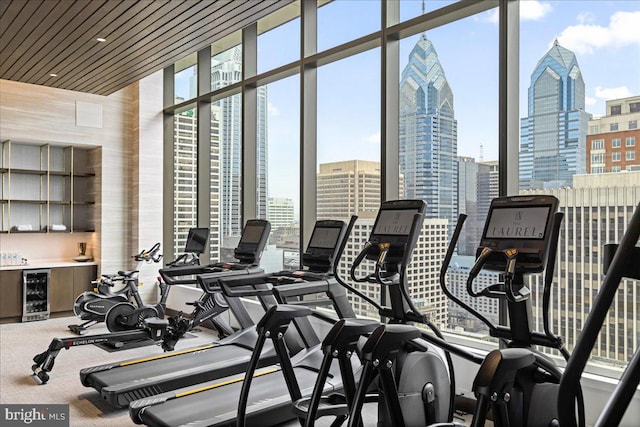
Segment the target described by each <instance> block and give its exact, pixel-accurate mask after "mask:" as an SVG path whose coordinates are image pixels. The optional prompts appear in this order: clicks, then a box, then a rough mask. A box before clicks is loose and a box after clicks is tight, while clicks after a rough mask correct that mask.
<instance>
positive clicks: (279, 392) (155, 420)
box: [140, 367, 334, 427]
mask: <svg viewBox="0 0 640 427" xmlns="http://www.w3.org/2000/svg"><path fill="white" fill-rule="evenodd" d="M294 370H295V373H296V378H297V380H298V384H299V385H300V390H301V391H302V395H303V396H304V395H310V394H311V392H312V391H313V387H314V385H315V381H316V377H317V375H316V372H314V371H312V370H309V369H308V368H305V367H296V368H294ZM267 372H269V373H267V374H263V375H261V376H258V377H255V378H253V380H252V382H251V391H250V393H249V405H248V407H247V426H256V427H259V426H265V425H274V424H278V423H282V422H285V421H287V420H290V419H293V418H295V417H294V415H293V413H292V412H291V397H290V396H289V392H288V390H287V385H286V383H285V381H284V377H283V375H282V372H281V371H280V370H279V369H278V370H277V371H273V372H272V371H267ZM258 374H260V372H258ZM237 378H239V379H240V380H238V381H235V380H236V378H234V379H231V380H228V381H229V382H230V383H229V384H227V385H223V386H220V387H217V388H214V389H212V390H206V391H201V392H196V393H191V394H187V395H184V396H183V397H180V398H177V399H172V400H169V401H166V402H164V403H162V404H160V405H155V406H149V407H147V408H145V409H144V410H143V411H142V412H141V414H140V418H141V421H142V422H143V423H144V424H147V425H149V426H180V425H184V424H188V425H189V426H190V427H191V426H217V427H219V426H235V416H236V413H237V409H238V401H239V399H240V389H241V388H242V380H241V378H242V377H237ZM212 383H213V382H212ZM209 385H211V384H209ZM202 386H203V388H204V387H206V386H207V385H206V384H203V385H202ZM333 389H334V386H333V385H331V384H330V381H327V385H326V387H325V392H328V391H332V390H333ZM193 390H196V388H195V387H194V388H193ZM179 393H181V392H180V391H177V392H176V395H177V394H179Z"/></svg>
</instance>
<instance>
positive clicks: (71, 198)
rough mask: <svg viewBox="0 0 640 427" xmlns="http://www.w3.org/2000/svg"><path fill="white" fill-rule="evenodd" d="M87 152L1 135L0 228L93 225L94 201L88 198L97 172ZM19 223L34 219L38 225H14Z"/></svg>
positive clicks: (44, 229) (87, 227) (70, 229)
mask: <svg viewBox="0 0 640 427" xmlns="http://www.w3.org/2000/svg"><path fill="white" fill-rule="evenodd" d="M89 152H90V150H89V149H86V148H81V147H73V146H55V145H50V144H43V145H33V144H29V143H20V142H13V141H3V142H2V151H1V152H0V166H1V167H0V173H1V174H2V181H3V185H2V196H1V197H2V200H0V205H1V206H2V209H0V232H1V233H8V234H11V233H69V232H73V231H93V230H92V229H94V228H95V227H94V223H93V216H94V214H95V212H94V209H93V208H92V206H94V205H95V202H94V201H93V200H92V199H93V197H94V194H95V193H96V189H95V188H94V186H95V185H96V183H95V180H94V179H92V178H95V176H96V175H95V173H94V172H93V169H92V168H91V155H90V154H89ZM78 195H79V196H80V197H78ZM15 197H22V199H16V198H15ZM41 198H45V200H41ZM77 199H78V200H77ZM22 223H25V224H32V226H33V227H34V228H38V230H35V231H28V232H20V231H16V230H13V229H12V227H14V226H16V225H19V224H22ZM51 224H64V225H65V226H66V227H67V229H66V230H63V231H54V230H48V226H49V225H51ZM76 226H77V227H79V228H76Z"/></svg>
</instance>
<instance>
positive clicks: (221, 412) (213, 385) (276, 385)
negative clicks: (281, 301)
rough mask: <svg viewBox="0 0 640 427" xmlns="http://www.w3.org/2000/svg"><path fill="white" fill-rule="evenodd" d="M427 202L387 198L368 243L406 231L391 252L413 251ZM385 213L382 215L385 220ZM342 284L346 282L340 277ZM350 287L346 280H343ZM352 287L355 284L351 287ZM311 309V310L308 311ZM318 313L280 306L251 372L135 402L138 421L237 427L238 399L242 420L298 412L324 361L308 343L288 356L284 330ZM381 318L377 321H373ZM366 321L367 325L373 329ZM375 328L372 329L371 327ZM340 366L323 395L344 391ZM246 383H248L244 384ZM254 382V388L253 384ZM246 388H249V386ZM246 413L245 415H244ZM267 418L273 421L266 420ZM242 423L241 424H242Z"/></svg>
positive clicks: (279, 419) (267, 320) (266, 320)
mask: <svg viewBox="0 0 640 427" xmlns="http://www.w3.org/2000/svg"><path fill="white" fill-rule="evenodd" d="M423 211H424V203H423V202H421V201H416V200H397V201H387V202H384V203H383V204H382V206H381V208H380V211H379V213H378V216H377V218H376V222H375V224H374V225H373V230H374V231H373V232H372V233H371V237H370V238H369V240H370V242H368V244H370V245H375V246H377V243H378V242H383V241H386V240H380V239H381V238H382V237H383V235H387V234H394V233H397V232H398V230H401V231H402V232H406V233H407V234H406V235H405V240H406V245H402V244H399V245H398V246H397V247H395V246H394V250H395V251H396V252H394V253H393V256H392V257H397V258H398V259H402V258H403V254H404V251H405V250H406V251H408V252H409V253H411V251H412V249H413V247H412V245H415V242H416V240H417V235H418V234H419V233H420V231H421V229H420V227H414V226H413V223H414V220H415V217H416V215H418V216H420V217H421V216H422V215H423ZM380 218H383V220H380ZM340 282H341V284H343V282H342V281H340ZM343 286H347V285H343ZM349 289H351V288H349ZM305 309H306V311H305ZM309 314H311V315H314V316H315V315H316V312H311V310H309V309H308V308H306V307H296V306H295V305H280V306H275V307H272V308H271V309H269V310H268V311H267V313H266V315H265V316H264V317H263V318H262V319H261V320H260V322H259V323H258V326H257V329H258V331H259V332H260V335H259V339H260V341H258V343H257V345H256V350H255V351H254V358H253V359H252V361H251V365H250V369H249V370H248V372H247V374H246V375H243V374H239V375H233V376H229V377H226V378H221V379H219V380H216V381H208V382H203V383H201V384H197V385H195V386H193V387H185V388H182V389H178V390H175V391H172V392H169V393H163V394H159V395H157V396H154V397H152V398H147V399H141V400H137V401H134V402H131V404H130V405H129V415H130V416H131V419H132V420H133V421H134V422H136V423H138V424H146V425H149V426H153V427H156V426H158V427H160V426H162V427H166V426H179V425H189V426H216V427H219V426H235V425H236V423H237V420H236V417H237V415H238V408H239V402H241V404H240V408H241V410H242V411H243V414H240V418H241V420H243V421H242V422H243V424H242V425H245V424H246V425H249V426H264V425H267V424H268V425H275V424H279V423H283V422H286V421H288V420H291V419H293V418H295V417H296V415H294V413H293V411H292V396H293V398H294V400H297V399H298V398H300V397H302V396H309V395H310V394H311V392H312V391H313V388H314V384H315V382H316V378H317V376H318V372H319V371H320V369H321V365H322V362H323V356H324V355H323V351H322V348H321V345H317V346H315V347H312V348H307V349H304V350H303V351H301V352H300V353H298V354H296V355H295V356H294V357H292V358H289V357H288V355H287V354H286V352H285V351H284V350H283V344H282V343H281V341H282V340H281V339H280V338H279V337H280V336H281V333H282V331H283V330H286V327H287V326H288V323H289V322H290V321H292V320H300V318H301V317H300V316H305V315H309ZM374 323H376V322H374ZM369 324H371V322H368V323H364V322H363V327H365V328H369V326H370V325H369ZM369 329H370V328H369ZM267 337H269V338H270V339H271V340H273V342H274V344H273V345H274V347H276V352H277V354H278V359H279V362H280V363H279V364H278V365H273V366H269V367H262V368H261V369H254V368H256V366H255V365H256V364H255V361H256V360H255V359H257V356H258V355H259V353H260V348H261V344H262V343H264V342H265V341H266V339H267ZM347 363H348V366H350V367H351V369H352V370H353V371H354V372H358V371H359V369H360V361H359V360H358V358H357V357H351V358H350V360H349V361H348V362H347ZM340 368H341V367H340V366H339V363H337V361H336V363H332V364H331V366H330V368H329V369H328V375H327V381H326V382H325V383H324V389H323V394H327V393H333V392H336V393H340V392H341V391H342V389H343V383H342V376H341V369H340ZM245 384H247V385H245ZM248 385H250V387H248ZM246 388H249V390H247V389H246ZM244 415H246V418H244ZM265 420H268V421H267V422H265ZM238 425H240V424H238Z"/></svg>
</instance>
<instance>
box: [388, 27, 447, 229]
mask: <svg viewBox="0 0 640 427" xmlns="http://www.w3.org/2000/svg"><path fill="white" fill-rule="evenodd" d="M457 153H458V123H457V121H456V119H455V115H454V110H453V92H452V91H451V87H450V86H449V83H448V82H447V78H446V77H445V75H444V70H443V69H442V65H440V61H439V60H438V55H437V53H436V51H435V49H434V47H433V44H432V43H431V42H430V41H429V40H427V38H426V36H425V35H424V34H423V35H422V36H421V37H420V39H419V40H418V43H416V45H415V46H414V48H413V50H412V51H411V54H410V55H409V62H408V64H407V66H406V67H405V68H404V70H403V71H402V77H401V80H400V173H402V174H403V175H404V197H405V198H407V199H421V200H424V201H425V202H427V218H446V219H447V220H448V221H449V226H450V227H451V228H452V227H453V226H454V224H455V221H456V216H457V214H458V211H457V209H458V161H457Z"/></svg>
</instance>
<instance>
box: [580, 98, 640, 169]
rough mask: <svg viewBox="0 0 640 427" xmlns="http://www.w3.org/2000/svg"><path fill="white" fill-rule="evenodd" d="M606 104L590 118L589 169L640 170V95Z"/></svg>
mask: <svg viewBox="0 0 640 427" xmlns="http://www.w3.org/2000/svg"><path fill="white" fill-rule="evenodd" d="M606 108H607V112H606V115H605V116H604V117H600V118H597V119H593V120H589V131H588V134H587V171H588V173H604V172H620V171H623V170H640V129H639V128H638V121H640V96H633V97H629V98H622V99H613V100H611V101H607V107H606Z"/></svg>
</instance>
